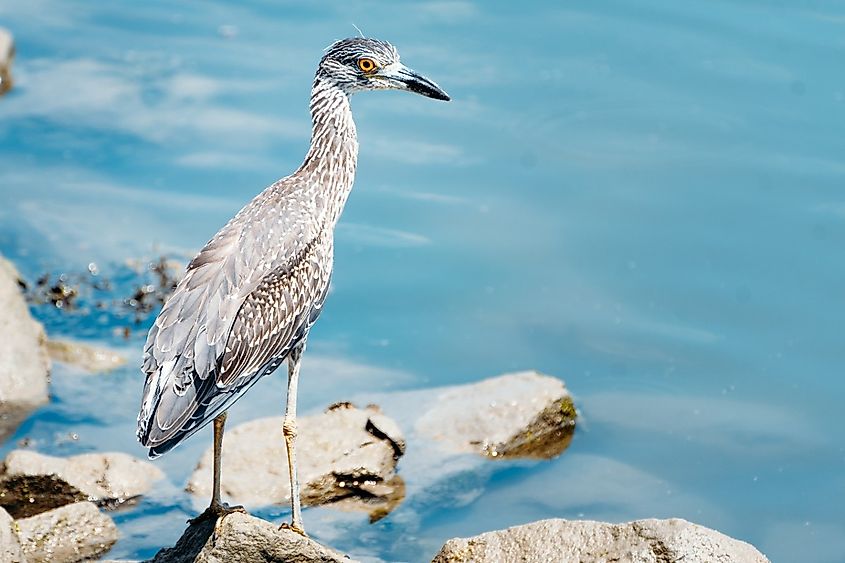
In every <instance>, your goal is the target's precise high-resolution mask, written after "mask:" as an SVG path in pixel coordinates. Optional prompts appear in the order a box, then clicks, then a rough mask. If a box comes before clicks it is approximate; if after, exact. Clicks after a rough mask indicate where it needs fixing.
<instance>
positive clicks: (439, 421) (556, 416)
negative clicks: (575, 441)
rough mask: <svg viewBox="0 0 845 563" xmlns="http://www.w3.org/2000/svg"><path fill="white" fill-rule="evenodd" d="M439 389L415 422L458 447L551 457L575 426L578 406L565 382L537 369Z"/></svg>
mask: <svg viewBox="0 0 845 563" xmlns="http://www.w3.org/2000/svg"><path fill="white" fill-rule="evenodd" d="M435 393H436V396H435V398H434V400H433V401H430V407H429V408H428V409H427V410H426V411H425V412H423V414H422V415H421V416H420V417H419V418H418V419H417V422H416V424H415V428H416V431H417V433H418V434H419V435H420V436H421V437H426V438H430V439H433V440H437V441H439V442H441V443H443V444H444V445H446V446H447V447H449V448H450V449H452V450H454V451H463V452H475V453H480V454H483V455H486V456H489V457H494V458H508V457H534V458H551V457H554V456H556V455H559V454H560V453H561V452H563V450H565V449H566V447H567V446H568V445H569V443H570V441H571V440H572V435H573V433H574V432H575V418H576V412H575V406H574V404H573V403H572V397H571V396H570V395H569V392H568V391H567V390H566V387H564V385H563V382H562V381H561V380H559V379H556V378H554V377H549V376H547V375H541V374H539V373H537V372H534V371H526V372H519V373H513V374H506V375H501V376H499V377H493V378H490V379H485V380H483V381H480V382H478V383H473V384H469V385H460V386H455V387H447V388H445V389H442V390H435Z"/></svg>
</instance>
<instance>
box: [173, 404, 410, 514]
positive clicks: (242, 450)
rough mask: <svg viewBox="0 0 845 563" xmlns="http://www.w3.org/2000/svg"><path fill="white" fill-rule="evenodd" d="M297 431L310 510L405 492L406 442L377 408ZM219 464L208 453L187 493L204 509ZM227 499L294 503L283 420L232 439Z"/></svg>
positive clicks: (226, 448)
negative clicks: (401, 461) (400, 470)
mask: <svg viewBox="0 0 845 563" xmlns="http://www.w3.org/2000/svg"><path fill="white" fill-rule="evenodd" d="M297 424H298V438H297V446H298V447H297V462H298V471H299V480H300V483H301V488H302V495H301V496H302V502H303V503H304V504H311V505H315V504H323V503H326V502H332V501H336V500H340V499H343V498H346V497H350V496H356V495H362V496H365V497H368V498H369V497H385V498H386V497H390V496H391V495H392V494H393V493H394V491H395V490H396V488H397V487H398V486H400V485H399V484H397V483H395V482H394V479H395V471H396V459H397V458H398V457H399V455H401V453H402V452H403V451H404V447H405V442H404V438H403V437H402V436H401V435H399V434H398V432H399V430H398V427H397V426H396V424H395V423H393V422H392V421H390V419H388V418H387V417H385V416H384V415H383V414H382V413H381V412H380V411H379V409H378V407H374V406H369V407H367V408H365V409H359V408H356V407H354V406H352V405H351V404H349V403H340V404H338V405H334V406H332V407H329V409H328V410H326V412H324V413H321V414H317V415H312V416H304V417H301V418H299V419H298V421H297ZM212 461H213V452H212V450H211V448H209V449H208V450H207V451H206V452H205V454H204V455H203V457H202V459H201V460H200V462H199V464H198V466H197V468H196V470H195V471H194V473H193V475H192V476H191V478H190V480H189V482H188V487H187V488H188V491H190V492H191V493H193V494H194V495H197V496H198V497H199V498H198V500H199V502H201V503H204V502H207V501H208V498H210V497H211V486H212ZM221 493H222V495H223V497H224V499H227V500H229V501H231V502H234V503H237V504H243V505H245V506H247V507H257V506H266V505H269V504H286V503H288V502H289V501H290V483H289V477H288V465H287V450H286V448H285V443H284V439H283V436H282V418H281V417H271V418H262V419H258V420H253V421H250V422H247V423H244V424H241V425H239V426H236V427H234V428H232V429H231V430H227V431H226V433H225V435H224V437H223V458H222V479H221ZM368 506H369V505H368ZM361 508H362V509H368V508H367V506H362V507H361ZM370 508H371V507H370Z"/></svg>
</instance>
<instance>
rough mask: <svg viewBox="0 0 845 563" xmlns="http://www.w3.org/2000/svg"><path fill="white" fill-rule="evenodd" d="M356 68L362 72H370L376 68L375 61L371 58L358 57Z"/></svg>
mask: <svg viewBox="0 0 845 563" xmlns="http://www.w3.org/2000/svg"><path fill="white" fill-rule="evenodd" d="M358 68H360V69H361V70H362V71H364V72H372V71H374V70H375V69H376V63H375V61H374V60H373V59H368V58H363V59H358Z"/></svg>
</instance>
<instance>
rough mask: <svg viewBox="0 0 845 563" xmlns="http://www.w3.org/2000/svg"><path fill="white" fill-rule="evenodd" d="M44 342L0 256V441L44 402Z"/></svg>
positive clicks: (10, 270) (14, 273)
mask: <svg viewBox="0 0 845 563" xmlns="http://www.w3.org/2000/svg"><path fill="white" fill-rule="evenodd" d="M0 50H2V45H0ZM44 342H45V336H44V328H43V327H42V326H41V324H40V323H38V322H36V321H34V320H33V319H32V317H31V316H30V314H29V309H28V308H27V305H26V301H25V300H24V297H23V295H22V294H21V285H20V276H19V275H18V273H17V271H16V270H15V268H14V266H12V265H11V264H10V263H9V262H8V261H6V260H4V259H3V258H0V442H2V441H3V440H5V439H6V438H8V437H9V436H10V435H11V434H12V433H13V432H14V431H15V429H16V428H17V427H18V425H19V424H20V423H21V421H23V419H24V418H26V417H27V416H28V415H29V413H30V412H32V410H34V409H35V408H37V407H39V406H40V405H43V404H44V403H46V402H47V398H48V397H47V380H48V375H49V372H50V360H49V358H48V357H47V350H46V348H45V346H44Z"/></svg>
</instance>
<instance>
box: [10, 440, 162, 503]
mask: <svg viewBox="0 0 845 563" xmlns="http://www.w3.org/2000/svg"><path fill="white" fill-rule="evenodd" d="M4 465H5V472H4V473H3V474H2V475H0V492H2V491H3V489H4V484H5V489H6V490H7V494H11V491H15V490H17V491H21V490H32V491H33V492H32V493H30V494H27V496H31V497H32V498H35V499H36V500H37V502H38V503H48V504H50V503H52V504H53V505H54V506H60V505H61V504H66V503H67V502H68V501H72V500H79V499H80V496H81V498H82V499H84V500H91V501H96V502H98V503H100V504H104V505H106V506H110V505H113V504H119V503H121V502H123V501H125V500H127V499H131V498H133V497H137V496H138V495H141V494H143V493H145V492H147V491H148V490H149V489H150V487H151V486H152V484H153V483H154V482H155V481H157V480H158V479H161V478H163V477H164V474H163V473H162V471H161V470H160V469H159V468H158V467H156V466H155V465H153V464H152V463H150V462H147V461H144V460H140V459H137V458H135V457H132V456H130V455H128V454H124V453H120V452H113V453H90V454H82V455H77V456H72V457H68V458H61V457H53V456H48V455H44V454H40V453H37V452H33V451H29V450H14V451H12V452H10V453H9V455H8V456H6V461H5V463H4ZM21 485H26V487H25V488H22V487H21ZM7 498H8V497H7ZM0 505H3V506H6V503H5V502H4V500H3V497H0ZM23 509H24V510H25V509H26V506H24V507H23ZM12 510H16V509H15V508H10V511H12Z"/></svg>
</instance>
